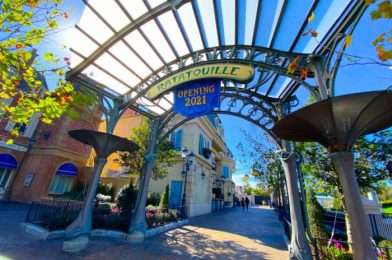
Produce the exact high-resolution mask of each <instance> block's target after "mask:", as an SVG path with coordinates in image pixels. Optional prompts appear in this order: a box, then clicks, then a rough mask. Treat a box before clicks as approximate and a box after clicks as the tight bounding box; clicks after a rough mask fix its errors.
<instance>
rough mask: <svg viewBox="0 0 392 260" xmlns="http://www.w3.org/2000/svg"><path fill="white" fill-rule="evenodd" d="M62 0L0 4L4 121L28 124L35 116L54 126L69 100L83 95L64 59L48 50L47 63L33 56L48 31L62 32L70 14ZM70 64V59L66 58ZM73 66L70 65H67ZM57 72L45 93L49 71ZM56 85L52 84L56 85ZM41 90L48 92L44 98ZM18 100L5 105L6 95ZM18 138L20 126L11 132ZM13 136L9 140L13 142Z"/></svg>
mask: <svg viewBox="0 0 392 260" xmlns="http://www.w3.org/2000/svg"><path fill="white" fill-rule="evenodd" d="M61 2H62V1H61V0H20V1H10V0H4V1H2V2H1V8H0V35H1V40H0V120H1V119H10V120H12V121H13V122H15V123H21V124H22V123H24V124H28V123H29V120H30V119H31V118H32V117H33V116H34V115H36V114H38V115H39V116H40V119H41V121H42V122H44V123H47V124H50V123H52V122H53V120H54V119H59V118H60V117H61V116H62V115H63V114H64V113H66V112H68V111H70V110H71V107H72V106H71V104H72V102H73V100H74V99H76V97H77V96H79V94H78V93H77V92H75V91H74V88H73V86H72V85H71V83H69V82H67V81H66V80H65V71H64V69H65V68H66V67H67V66H61V63H60V59H59V58H57V57H55V56H54V55H53V53H50V52H47V53H43V54H41V55H40V56H41V57H42V61H43V63H46V64H45V65H47V66H49V68H46V67H45V66H44V64H43V63H40V62H39V61H37V60H35V57H36V56H37V48H38V46H39V45H40V44H41V42H42V40H43V39H44V38H46V37H47V36H48V35H50V34H54V33H57V32H58V31H60V30H61V28H59V25H60V23H61V22H62V21H63V20H64V19H67V18H68V13H67V12H65V11H61V10H60V8H59V4H60V3H61ZM64 60H65V62H66V63H69V59H68V58H67V57H65V58H64ZM67 65H69V64H67ZM48 73H51V74H54V75H55V77H56V78H57V79H58V81H57V86H56V87H55V89H54V91H53V92H52V93H50V92H49V91H46V92H45V89H43V86H44V81H45V79H44V76H45V74H48ZM53 87H54V86H53ZM43 94H44V95H45V96H43ZM11 98H15V99H17V100H18V101H17V102H12V103H11V104H7V103H6V101H7V100H8V99H11ZM11 134H12V135H14V136H18V135H19V134H20V133H19V131H18V129H14V130H13V131H11ZM12 142H13V140H12V139H10V140H8V142H7V143H9V144H11V143H12Z"/></svg>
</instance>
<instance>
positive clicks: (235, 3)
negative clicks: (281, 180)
mask: <svg viewBox="0 0 392 260" xmlns="http://www.w3.org/2000/svg"><path fill="white" fill-rule="evenodd" d="M338 2H339V1H329V0H314V1H303V2H302V3H301V4H299V3H298V1H289V0H282V1H247V0H226V1H221V0H183V1H180V0H169V1H164V0H135V1H132V2H130V1H125V0H112V1H99V0H89V1H88V2H87V1H85V4H86V9H85V12H84V13H83V15H82V18H81V20H80V23H79V24H78V25H77V27H76V28H77V36H75V39H77V42H76V43H75V44H74V45H73V46H72V48H71V51H72V52H73V55H72V66H73V68H72V70H71V71H70V72H69V73H68V78H69V79H71V80H72V81H73V82H75V83H76V84H78V85H81V86H85V87H89V88H90V89H92V90H94V91H95V92H96V93H97V95H98V96H99V97H100V102H101V105H102V107H103V110H104V113H105V115H106V119H107V120H106V121H107V131H108V132H109V133H110V132H113V130H114V127H115V124H116V123H117V121H118V119H119V118H120V116H121V115H122V113H123V112H124V111H125V109H127V108H130V109H133V110H135V111H136V112H138V113H140V114H142V115H144V116H146V117H148V118H150V119H151V122H152V127H151V133H150V142H149V145H148V147H147V154H146V157H145V159H146V160H145V166H144V173H143V175H142V178H141V181H140V183H141V187H143V188H144V191H143V192H145V193H144V194H143V193H140V197H139V206H140V205H142V203H140V202H142V199H143V198H145V196H146V186H148V179H149V174H151V171H152V166H153V161H154V157H155V153H156V148H157V144H159V141H160V140H162V138H165V136H167V134H168V133H169V132H170V131H172V130H173V129H174V128H171V129H167V128H166V126H167V125H168V123H169V122H170V119H171V118H173V115H174V113H173V111H172V106H173V96H172V94H171V93H165V94H164V95H163V96H162V97H160V98H158V99H151V98H149V97H148V96H147V95H146V93H147V91H148V90H149V89H150V88H151V87H152V85H154V84H155V83H157V82H159V81H161V80H164V79H165V78H167V77H169V76H170V75H172V74H173V73H175V72H178V71H182V70H184V69H186V68H189V67H192V66H196V65H201V64H211V63H216V62H220V63H230V64H233V63H234V64H235V63H237V64H247V65H251V66H253V67H254V68H255V71H256V72H255V75H254V77H253V79H252V80H251V81H250V82H248V83H246V84H239V83H236V82H233V81H230V80H225V79H223V81H222V85H221V86H222V104H221V107H220V109H219V111H215V112H222V113H227V114H236V115H237V116H240V117H243V118H246V119H247V120H249V121H252V122H253V123H255V124H256V125H258V126H260V127H261V128H262V129H264V130H265V131H266V132H267V133H269V134H271V135H273V134H272V133H271V132H270V129H271V127H272V125H273V123H274V122H276V120H277V119H278V118H279V117H281V116H283V115H284V113H285V111H286V110H287V103H288V102H289V101H290V100H292V99H293V95H294V93H295V91H296V90H297V89H298V87H299V86H304V87H305V88H306V89H307V90H308V91H309V92H310V93H311V94H312V95H313V96H314V97H315V98H316V99H324V98H326V97H327V96H330V95H333V92H334V91H333V88H334V78H335V75H336V71H337V69H336V68H337V66H338V65H339V63H340V58H341V55H342V52H343V50H344V47H345V46H344V44H341V42H342V41H341V40H342V39H343V37H344V35H345V34H350V33H351V32H352V30H353V29H354V28H355V25H356V23H357V22H358V19H359V18H360V16H361V15H362V13H363V12H364V10H365V8H366V7H365V3H364V1H363V0H356V1H344V2H339V3H338ZM299 7H302V8H299ZM314 14H316V15H314ZM310 16H313V17H316V18H315V19H314V20H315V21H314V23H313V24H312V23H311V22H310V19H308V18H309V17H310ZM310 30H313V31H317V30H318V38H319V39H318V41H315V40H314V39H312V38H311V37H306V36H303V34H306V32H309V31H310ZM276 49H279V50H276ZM294 60H295V61H296V66H297V67H296V70H295V72H294V73H288V66H289V64H290V63H291V62H292V61H294ZM305 68H308V69H309V73H308V75H307V76H308V78H306V79H304V78H300V75H299V71H301V70H302V69H305ZM177 127H178V125H177ZM281 146H282V148H284V149H289V145H288V144H287V143H286V142H281ZM290 158H292V156H291V157H290ZM290 158H289V159H288V158H283V160H282V162H283V163H284V164H285V165H286V167H285V170H286V171H285V172H286V179H287V183H288V185H289V186H290V187H291V188H292V192H290V193H289V199H290V206H291V207H293V210H291V212H298V211H299V200H298V192H297V190H295V189H297V187H296V177H295V176H296V175H295V169H293V167H292V163H290V162H289V161H290ZM291 161H292V160H291ZM146 184H147V185H146ZM140 190H142V189H140ZM296 201H297V202H298V203H297V202H296ZM293 214H295V213H293ZM134 219H135V221H134V223H133V225H132V227H131V230H130V231H131V232H133V233H134V234H136V236H135V237H136V238H137V234H139V236H140V237H143V232H141V233H140V232H139V233H137V232H134V231H143V230H144V229H145V226H144V208H143V207H139V209H138V210H137V214H136V217H135V218H134ZM292 219H293V221H294V222H296V221H297V222H296V223H294V222H293V225H294V229H293V230H294V233H295V237H294V239H293V240H292V242H291V243H292V247H293V256H294V257H296V258H298V259H309V257H310V256H309V250H307V248H306V246H307V243H306V240H305V236H304V232H303V225H302V218H299V217H298V216H295V215H292ZM298 234H299V237H298Z"/></svg>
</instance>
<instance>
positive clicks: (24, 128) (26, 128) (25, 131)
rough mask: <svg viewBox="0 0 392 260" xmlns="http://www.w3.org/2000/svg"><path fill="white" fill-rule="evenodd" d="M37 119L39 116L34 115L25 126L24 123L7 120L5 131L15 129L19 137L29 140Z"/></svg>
mask: <svg viewBox="0 0 392 260" xmlns="http://www.w3.org/2000/svg"><path fill="white" fill-rule="evenodd" d="M39 117H40V115H39V114H38V113H35V114H34V115H33V116H32V117H31V119H30V121H29V123H28V124H27V125H26V124H24V123H14V122H12V121H11V120H8V123H7V125H6V126H5V130H6V131H11V130H12V129H15V128H17V129H18V130H19V133H20V135H21V136H24V137H28V138H30V137H31V136H32V135H33V133H34V131H35V129H36V127H37V125H38V121H39Z"/></svg>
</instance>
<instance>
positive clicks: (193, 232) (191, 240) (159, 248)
mask: <svg viewBox="0 0 392 260" xmlns="http://www.w3.org/2000/svg"><path fill="white" fill-rule="evenodd" d="M25 213H26V209H25V208H23V207H22V208H20V209H17V210H11V209H9V210H4V208H3V207H2V205H1V204H0V259H1V260H2V259H23V260H24V259H28V260H33V259H56V260H57V259H59V260H62V259H66V260H70V259H86V260H87V259H91V260H93V259H94V260H95V259H142V260H147V259H170V260H172V259H274V260H275V259H276V260H280V259H287V258H288V253H287V245H286V243H285V241H284V238H283V233H284V231H283V229H282V227H281V225H280V223H279V222H278V220H277V216H276V214H275V213H274V212H273V211H271V210H269V209H267V208H260V207H257V208H256V207H254V208H250V209H249V212H246V211H245V212H242V209H240V208H234V209H228V210H225V211H221V212H216V213H213V214H211V215H204V216H199V217H195V218H192V219H191V220H190V223H189V224H188V225H186V226H183V227H181V228H177V229H175V230H172V231H169V232H167V233H164V234H161V235H157V236H155V237H152V238H150V239H147V240H146V241H145V242H143V243H140V244H136V245H130V244H127V243H125V242H122V241H116V240H112V239H102V238H92V239H91V241H90V244H89V246H88V248H87V249H86V250H85V251H84V252H81V253H78V254H69V253H64V252H61V247H62V240H51V241H42V240H38V239H36V238H34V237H32V236H30V235H28V234H25V233H24V232H22V231H20V228H19V226H18V223H19V222H21V221H23V217H25V216H26V215H25ZM4 225H6V226H4Z"/></svg>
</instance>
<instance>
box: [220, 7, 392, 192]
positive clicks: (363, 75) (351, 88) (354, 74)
mask: <svg viewBox="0 0 392 260" xmlns="http://www.w3.org/2000/svg"><path fill="white" fill-rule="evenodd" d="M370 11H371V9H368V10H367V11H366V13H365V14H364V15H363V16H362V18H361V20H360V22H359V24H358V26H357V28H356V29H355V31H354V33H353V42H352V45H351V46H349V47H348V48H347V49H346V51H345V53H348V54H351V55H356V56H360V57H368V58H371V59H375V60H376V59H377V54H376V50H375V47H374V46H373V45H372V41H373V40H374V39H376V38H377V36H378V35H379V34H380V33H382V32H385V31H388V30H390V29H391V21H387V20H379V21H371V19H370ZM346 63H347V62H346V61H344V62H343V64H346ZM390 65H391V66H392V64H390ZM391 85H392V69H390V68H388V67H382V66H380V65H349V66H345V67H341V68H339V71H338V74H337V78H336V95H344V94H349V93H355V92H364V91H372V90H383V89H386V88H388V87H389V86H391ZM296 95H297V96H298V97H299V99H300V100H301V103H302V104H304V103H305V102H306V100H307V97H308V92H307V91H306V90H304V89H303V88H300V89H299V90H298V91H297V93H296ZM220 118H221V120H222V123H223V126H224V127H225V138H226V141H227V143H228V146H229V147H230V149H231V151H232V152H233V154H234V157H235V158H239V157H240V152H239V151H238V150H237V149H236V148H235V147H236V145H237V144H238V143H239V142H243V136H242V135H239V134H238V133H239V132H240V129H244V130H245V131H255V128H254V127H253V125H252V124H251V123H249V122H247V121H245V120H243V119H240V118H236V120H233V117H232V116H227V115H220ZM256 131H257V129H256ZM257 134H259V135H260V134H261V130H260V132H259V133H255V135H257ZM247 145H251V144H247ZM248 160H249V161H248V162H246V163H241V162H240V161H238V160H237V161H236V165H237V173H236V175H234V176H233V179H234V181H235V182H236V183H237V184H243V182H242V181H241V178H242V176H243V175H244V174H246V173H249V171H250V168H249V166H250V165H251V163H252V161H253V158H249V159H248ZM249 182H250V184H251V185H252V186H254V185H255V182H254V180H253V179H252V178H251V179H250V181H249Z"/></svg>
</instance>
